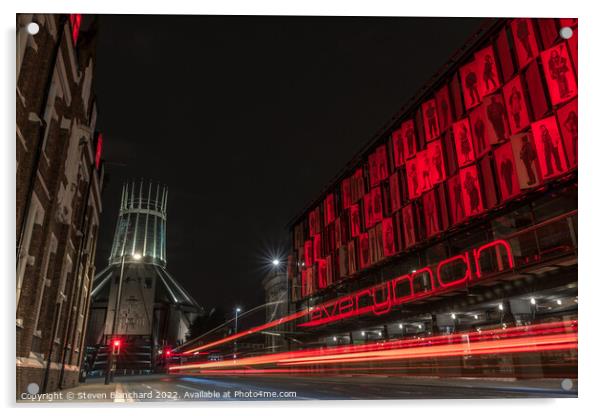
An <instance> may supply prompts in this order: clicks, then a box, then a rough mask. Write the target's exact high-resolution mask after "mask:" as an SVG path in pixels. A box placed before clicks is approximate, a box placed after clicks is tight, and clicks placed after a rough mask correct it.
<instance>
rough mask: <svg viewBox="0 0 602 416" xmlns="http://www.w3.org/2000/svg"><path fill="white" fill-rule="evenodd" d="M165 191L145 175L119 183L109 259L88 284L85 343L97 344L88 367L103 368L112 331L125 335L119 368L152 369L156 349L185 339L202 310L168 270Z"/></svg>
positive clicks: (162, 186)
mask: <svg viewBox="0 0 602 416" xmlns="http://www.w3.org/2000/svg"><path fill="white" fill-rule="evenodd" d="M167 193H168V192H167V187H166V186H165V185H162V184H158V183H153V182H150V181H144V180H139V181H130V182H127V183H125V184H124V185H123V188H122V192H121V205H120V207H119V217H118V219H117V226H116V228H115V235H114V238H113V245H112V249H111V254H110V256H109V261H108V265H107V267H106V268H105V269H103V270H102V271H101V272H100V273H98V274H97V275H96V276H95V278H94V287H93V289H92V301H93V303H92V307H91V311H90V320H89V323H88V331H87V335H86V336H87V339H86V345H87V346H89V347H96V350H95V351H96V357H95V358H94V359H91V362H90V365H89V366H90V369H91V370H98V371H102V369H103V365H104V362H105V361H103V357H105V356H106V348H105V347H103V346H105V345H106V344H107V342H108V339H109V338H111V337H112V336H114V337H119V338H120V339H123V341H124V344H123V345H124V354H122V355H121V356H120V357H119V360H118V371H119V369H121V370H124V371H128V370H136V369H139V370H143V369H151V368H152V366H153V364H154V363H155V359H156V357H157V355H158V354H160V351H162V350H165V348H166V347H167V346H171V347H173V346H176V345H178V344H180V343H182V342H184V341H185V340H186V334H187V332H188V328H189V327H190V325H191V324H192V322H193V320H194V319H195V318H196V317H197V316H199V315H200V314H202V313H203V310H202V308H201V307H200V306H199V305H198V304H197V303H196V302H195V301H194V299H192V298H191V297H190V295H188V293H187V292H186V290H184V288H183V287H182V286H181V285H180V284H179V283H178V282H177V281H176V280H175V279H174V278H173V277H172V276H171V274H170V273H169V272H168V271H167V255H166V230H167V228H166V226H167ZM120 281H121V282H120ZM120 283H121V284H120ZM115 311H117V318H116V319H115ZM92 350H94V348H92Z"/></svg>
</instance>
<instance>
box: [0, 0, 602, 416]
mask: <svg viewBox="0 0 602 416" xmlns="http://www.w3.org/2000/svg"><path fill="white" fill-rule="evenodd" d="M595 4H596V2H594V1H575V0H573V1H569V0H563V1H559V0H547V1H535V0H530V1H525V0H504V1H499V2H489V1H484V0H481V1H478V2H477V1H470V2H469V1H459V0H456V1H445V0H436V1H435V0H430V1H402V0H398V1H378V0H370V1H351V0H349V1H343V0H340V1H333V0H305V1H284V0H280V1H275V0H273V1H267V0H251V1H244V0H239V1H211V2H207V1H184V0H169V1H163V2H160V1H151V0H147V1H139V2H125V1H123V0H104V1H86V0H77V1H74V0H54V1H52V2H48V1H43V0H37V1H33V0H20V1H19V2H2V5H1V6H0V7H2V13H1V14H0V16H1V17H0V18H1V19H2V29H3V31H2V33H3V34H4V36H3V42H2V45H3V46H4V47H5V48H6V49H5V48H3V51H4V53H3V56H2V58H3V59H2V60H1V62H2V63H3V64H2V65H0V67H1V70H2V77H1V78H0V79H1V80H2V83H1V88H2V89H1V97H2V101H1V102H2V109H1V111H0V117H2V119H1V121H0V126H3V128H4V132H5V139H3V140H0V143H1V146H2V147H1V149H0V155H2V157H3V158H4V160H3V163H1V164H0V166H1V168H0V172H1V176H2V180H1V181H0V183H1V184H2V201H3V204H2V206H1V209H2V214H3V215H2V216H1V218H2V226H1V228H0V229H1V230H2V231H3V232H2V237H3V238H2V249H1V250H0V255H1V256H2V258H1V261H0V264H1V265H2V266H3V268H4V270H3V271H4V273H2V275H3V277H4V278H3V279H2V283H3V284H4V285H5V287H4V289H5V290H3V291H2V292H3V294H4V296H5V299H4V302H2V304H3V308H2V310H3V312H4V314H6V316H4V318H5V319H2V325H3V327H2V335H5V334H8V335H9V336H4V337H3V338H4V339H5V341H4V342H5V343H6V345H5V348H2V351H3V357H2V359H0V366H1V367H0V373H1V374H2V380H1V382H2V389H0V392H2V394H3V397H2V398H3V399H4V400H3V402H4V403H5V406H6V405H7V406H11V405H12V403H13V400H14V397H15V396H14V391H15V390H14V389H15V386H14V385H15V361H14V360H15V358H14V357H15V355H14V351H15V350H14V348H15V344H14V341H15V339H14V327H13V326H12V323H13V314H14V310H15V308H14V297H12V294H13V293H14V292H13V290H14V273H15V271H14V253H15V249H14V244H15V243H14V240H13V237H12V236H13V235H14V234H13V231H12V230H14V229H15V227H16V225H15V219H14V218H15V212H14V198H15V181H14V172H15V158H14V154H15V142H14V141H13V139H12V137H14V136H13V135H14V131H15V128H14V123H15V121H14V120H15V98H14V97H15V95H14V94H15V81H14V77H15V65H14V60H15V56H16V55H15V54H16V52H15V41H14V39H15V32H14V27H15V13H16V12H22V13H27V12H35V13H42V12H49V13H50V12H54V13H56V12H77V13H136V14H166V13H169V14H249V15H257V14H272V15H273V14H276V15H283V14H300V15H344V16H359V15H361V16H537V17H578V18H579V19H580V22H579V50H580V62H579V85H580V94H579V95H580V96H579V100H580V103H579V112H580V114H579V119H580V130H581V142H580V144H581V146H580V149H581V152H580V153H581V154H580V156H579V164H580V169H579V170H580V172H581V178H580V179H581V183H580V187H579V205H580V210H579V211H580V213H579V220H580V224H581V225H582V226H581V227H580V230H579V231H580V247H581V253H580V254H581V256H580V261H579V263H580V264H579V265H580V270H581V273H580V291H579V292H580V293H579V306H580V308H579V309H580V311H579V312H580V313H579V317H580V328H581V331H580V350H579V358H580V360H579V370H580V371H579V397H580V398H579V399H557V400H543V399H539V400H481V401H474V400H456V401H451V400H439V401H361V402H357V401H353V402H352V401H346V402H310V403H299V402H295V403H294V404H293V403H292V402H289V403H281V402H280V403H258V402H254V403H227V404H225V403H207V404H204V405H201V404H185V405H182V404H181V405H178V406H177V407H178V409H180V410H182V411H186V412H194V413H196V414H201V415H203V414H211V415H213V414H216V413H222V411H227V412H228V413H229V414H236V415H240V414H244V415H245V416H246V415H248V414H262V415H265V414H283V413H286V414H287V415H294V414H302V415H304V416H308V415H312V416H313V415H314V414H321V413H325V414H326V413H327V414H333V413H336V414H345V416H347V415H354V414H357V415H360V414H361V415H366V414H373V413H374V412H378V413H380V412H404V413H406V412H413V413H415V414H420V415H421V416H422V415H424V414H430V413H435V412H436V413H439V414H441V413H443V414H445V416H452V415H462V416H466V415H469V414H479V415H505V416H507V415H508V414H527V412H528V413H529V414H532V413H536V414H545V415H546V416H547V415H555V414H563V415H566V414H570V415H577V414H592V413H598V412H599V411H600V407H601V406H600V404H599V401H600V396H601V395H600V393H599V391H598V390H599V386H600V385H601V384H602V383H601V382H600V377H599V375H600V353H599V351H600V348H599V346H600V345H601V341H600V332H601V331H602V328H600V327H599V326H598V325H596V324H597V318H598V315H600V313H601V312H600V311H599V309H597V308H596V307H597V306H598V305H599V304H600V301H599V298H600V295H601V293H600V289H601V288H600V279H601V276H600V275H599V274H598V273H599V264H600V263H599V261H598V258H599V257H600V244H599V235H600V232H601V231H602V230H601V227H600V221H601V216H600V213H599V211H600V209H599V204H600V202H599V201H600V199H601V196H600V193H599V192H598V189H600V186H599V185H597V184H600V183H602V177H601V175H600V170H599V169H596V167H598V166H599V165H600V162H599V160H598V158H599V157H600V156H599V155H602V148H601V145H600V143H601V142H602V137H601V134H600V131H601V129H600V128H599V127H598V128H595V127H594V122H598V123H599V120H600V118H601V117H602V111H601V110H602V108H601V106H600V101H601V100H602V91H601V88H600V72H601V69H602V62H601V59H600V50H602V48H601V47H600V40H601V39H602V20H601V19H600V18H601V17H602V16H601V15H600V12H599V11H598V10H596V9H595V8H594V7H595V6H594V5H595ZM101 111H102V110H101ZM383 117H386V115H383ZM9 276H13V279H10V278H8V277H9ZM13 406H14V405H13ZM129 406H131V405H129ZM129 406H121V407H116V406H112V408H111V410H109V409H107V408H106V407H107V406H96V407H93V408H90V407H89V406H87V408H86V410H85V412H86V413H89V412H91V413H94V414H96V413H98V414H105V415H106V414H107V412H109V411H110V412H111V414H114V413H119V414H121V413H124V414H125V413H126V412H128V413H130V414H131V411H132V410H131V409H129ZM590 406H591V407H590ZM37 407H38V406H35V407H21V409H20V410H19V412H20V413H22V412H25V413H30V412H31V413H34V412H35V413H36V414H39V413H40V412H44V413H45V414H48V415H61V416H62V415H64V414H66V413H67V414H80V413H81V412H82V409H81V408H76V407H74V406H69V407H68V408H67V409H65V408H59V407H58V406H56V407H51V408H45V409H38V408H37ZM144 407H145V409H144V412H145V413H152V414H161V415H164V414H165V413H166V411H168V410H167V409H166V407H169V404H157V405H146V406H144ZM190 407H204V408H205V410H200V409H199V410H194V409H190ZM392 407H395V408H396V409H393V408H392ZM12 410H14V409H12Z"/></svg>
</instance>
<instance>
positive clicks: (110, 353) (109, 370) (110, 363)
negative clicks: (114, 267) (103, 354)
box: [105, 217, 142, 384]
mask: <svg viewBox="0 0 602 416" xmlns="http://www.w3.org/2000/svg"><path fill="white" fill-rule="evenodd" d="M129 222H130V219H129V217H128V222H127V226H128V227H129V225H130V224H129ZM126 229H127V228H126ZM127 243H128V239H127V233H126V234H125V236H124V238H123V246H122V247H121V269H120V271H119V285H118V286H117V296H115V310H114V311H113V325H112V326H111V336H110V339H114V337H115V330H116V329H117V314H118V313H119V306H120V305H121V289H122V287H123V271H124V269H125V246H126V245H127ZM132 258H133V259H134V260H136V261H138V260H140V259H141V258H142V255H141V254H140V253H135V254H134V255H133V256H132ZM126 332H127V331H126ZM107 355H108V357H107V367H106V371H105V384H109V383H110V382H111V378H112V375H113V355H114V354H113V349H112V348H109V351H108V352H107Z"/></svg>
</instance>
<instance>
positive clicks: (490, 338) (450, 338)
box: [170, 320, 578, 371]
mask: <svg viewBox="0 0 602 416" xmlns="http://www.w3.org/2000/svg"><path fill="white" fill-rule="evenodd" d="M577 327H578V321H576V320H574V321H564V322H551V323H545V324H536V325H528V326H520V327H512V328H507V329H495V330H488V331H481V332H478V331H476V332H469V333H460V334H453V335H443V336H435V337H428V338H423V339H411V340H398V341H388V342H381V343H374V344H365V345H356V346H342V347H334V348H316V349H310V350H303V351H292V352H285V353H276V354H265V355H260V356H255V357H247V358H240V359H232V360H225V361H219V362H204V363H195V364H184V365H177V366H172V367H170V371H181V370H184V371H186V370H203V369H227V368H229V369H235V368H241V367H242V368H245V367H247V370H248V369H249V367H250V366H265V365H272V366H276V367H283V366H295V365H297V366H306V365H318V364H322V365H329V364H335V363H337V364H338V363H361V362H376V361H391V360H404V359H419V358H442V357H454V356H465V355H486V354H509V353H519V352H521V353H528V352H543V351H557V350H571V349H577V343H578V339H577ZM251 368H252V367H251Z"/></svg>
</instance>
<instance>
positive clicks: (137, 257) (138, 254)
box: [133, 253, 142, 260]
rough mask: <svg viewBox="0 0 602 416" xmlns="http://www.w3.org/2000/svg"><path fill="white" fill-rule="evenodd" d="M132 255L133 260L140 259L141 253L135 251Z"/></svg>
mask: <svg viewBox="0 0 602 416" xmlns="http://www.w3.org/2000/svg"><path fill="white" fill-rule="evenodd" d="M133 257H134V260H140V259H141V258H142V254H140V253H135V254H134V256H133Z"/></svg>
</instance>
